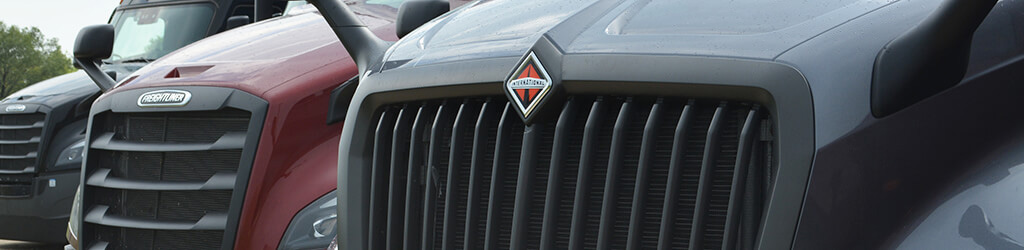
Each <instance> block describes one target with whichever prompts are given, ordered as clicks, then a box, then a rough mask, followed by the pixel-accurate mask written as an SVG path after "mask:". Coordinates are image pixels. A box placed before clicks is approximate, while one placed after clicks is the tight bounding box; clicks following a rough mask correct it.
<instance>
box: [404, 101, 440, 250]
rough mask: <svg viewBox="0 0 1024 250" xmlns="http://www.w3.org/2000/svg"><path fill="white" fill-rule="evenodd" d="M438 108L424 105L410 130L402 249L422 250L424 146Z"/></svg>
mask: <svg viewBox="0 0 1024 250" xmlns="http://www.w3.org/2000/svg"><path fill="white" fill-rule="evenodd" d="M436 111H437V110H436V108H434V107H433V105H430V104H424V105H422V106H420V107H419V109H418V110H417V112H416V118H415V119H414V120H413V125H412V129H411V130H410V131H411V132H410V142H409V170H408V171H407V172H406V173H408V175H407V177H408V178H407V183H406V191H405V197H406V199H405V245H404V246H403V247H402V249H420V248H421V244H422V243H423V242H421V241H420V240H421V239H422V236H423V235H421V232H422V230H423V228H422V226H423V219H422V218H423V212H422V211H423V194H424V192H423V190H424V189H423V183H424V182H423V180H424V178H426V177H425V176H424V172H425V171H423V169H424V168H425V167H426V166H424V165H423V155H424V154H426V152H425V151H426V147H425V146H424V145H423V142H424V141H426V140H427V139H425V134H424V132H425V130H426V126H428V125H429V124H430V123H432V122H433V121H434V119H433V118H434V113H435V112H436Z"/></svg>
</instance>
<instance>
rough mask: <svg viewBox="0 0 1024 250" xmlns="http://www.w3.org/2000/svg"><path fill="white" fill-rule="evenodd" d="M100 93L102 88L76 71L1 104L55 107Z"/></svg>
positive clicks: (11, 96)
mask: <svg viewBox="0 0 1024 250" xmlns="http://www.w3.org/2000/svg"><path fill="white" fill-rule="evenodd" d="M99 91H100V88H99V87H97V86H96V84H95V83H93V82H92V79H89V76H88V75H86V74H85V72H83V71H76V72H72V73H67V74H64V75H60V76H57V77H54V78H50V79H46V80H43V81H41V82H38V83H35V84H32V85H31V86H28V87H25V88H23V89H21V90H18V92H14V94H11V95H9V96H7V97H6V98H4V99H3V100H2V101H0V103H2V104H8V103H35V104H42V105H46V106H51V107H53V106H56V105H60V104H62V103H64V102H66V100H68V99H74V98H81V97H84V96H87V95H92V94H94V93H97V92H99Z"/></svg>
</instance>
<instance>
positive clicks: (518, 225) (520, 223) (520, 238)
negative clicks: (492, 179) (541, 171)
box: [509, 124, 545, 250]
mask: <svg viewBox="0 0 1024 250" xmlns="http://www.w3.org/2000/svg"><path fill="white" fill-rule="evenodd" d="M544 126H545V125H544V124H532V125H530V126H527V127H526V130H525V132H524V133H523V151H522V154H520V158H519V177H518V181H517V182H516V183H517V184H518V185H517V186H516V200H515V201H516V203H515V207H514V208H513V214H512V241H511V242H509V245H510V246H511V249H513V250H516V249H526V245H525V244H526V237H525V236H526V229H527V225H526V219H527V217H529V216H530V214H529V211H530V206H531V205H532V204H530V194H531V193H532V192H533V188H534V187H533V184H534V181H535V180H534V175H535V174H534V171H536V169H537V148H538V147H539V145H538V144H539V143H540V140H541V139H540V137H541V133H542V131H543V130H544V129H545V128H544Z"/></svg>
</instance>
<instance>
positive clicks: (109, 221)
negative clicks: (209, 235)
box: [82, 205, 228, 240]
mask: <svg viewBox="0 0 1024 250" xmlns="http://www.w3.org/2000/svg"><path fill="white" fill-rule="evenodd" d="M109 208H110V207H108V206H103V205H97V206H94V207H92V208H91V209H89V210H88V211H87V212H83V213H85V214H84V216H83V217H82V219H83V220H84V221H85V222H89V223H94V224H99V225H104V226H113V227H127V228H139V229H151V230H224V224H226V221H227V220H228V215H227V214H223V213H208V214H206V215H203V217H202V218H200V219H199V220H198V221H194V222H192V221H163V220H141V219H134V218H128V217H123V216H116V215H107V210H108V209H109ZM182 240H188V239H182Z"/></svg>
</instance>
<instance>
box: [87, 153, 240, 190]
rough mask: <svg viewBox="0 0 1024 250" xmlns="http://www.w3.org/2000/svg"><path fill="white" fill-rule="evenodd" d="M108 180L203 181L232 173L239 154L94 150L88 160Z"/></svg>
mask: <svg viewBox="0 0 1024 250" xmlns="http://www.w3.org/2000/svg"><path fill="white" fill-rule="evenodd" d="M93 155H96V156H97V157H93V158H95V159H96V161H97V165H98V166H100V167H102V168H110V169H111V176H113V177H120V178H128V179H134V180H146V181H178V182H196V181H206V180H208V179H210V177H212V176H213V175H214V174H217V173H235V172H236V171H237V169H238V164H239V161H240V159H241V156H242V150H240V149H237V150H213V151H186V152H126V151H107V150H93V151H92V152H91V153H90V157H92V156H93Z"/></svg>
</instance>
